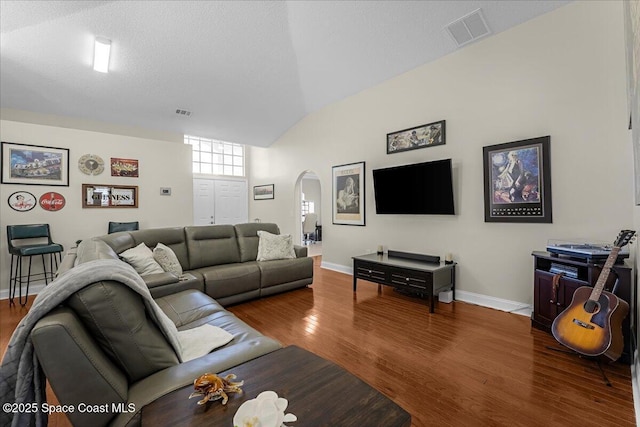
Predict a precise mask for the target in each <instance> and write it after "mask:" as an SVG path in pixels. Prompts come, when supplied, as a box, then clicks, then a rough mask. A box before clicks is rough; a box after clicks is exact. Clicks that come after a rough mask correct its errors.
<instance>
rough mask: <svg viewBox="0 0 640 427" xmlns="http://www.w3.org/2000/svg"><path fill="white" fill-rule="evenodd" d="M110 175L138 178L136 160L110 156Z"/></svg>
mask: <svg viewBox="0 0 640 427" xmlns="http://www.w3.org/2000/svg"><path fill="white" fill-rule="evenodd" d="M111 176H128V177H131V178H138V176H139V175H138V161H137V160H135V159H120V158H117V157H112V158H111Z"/></svg>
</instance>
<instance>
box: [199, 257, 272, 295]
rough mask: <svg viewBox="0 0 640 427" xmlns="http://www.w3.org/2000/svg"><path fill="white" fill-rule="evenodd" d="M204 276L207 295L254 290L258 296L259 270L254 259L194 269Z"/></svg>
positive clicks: (234, 293)
mask: <svg viewBox="0 0 640 427" xmlns="http://www.w3.org/2000/svg"><path fill="white" fill-rule="evenodd" d="M195 272H197V273H199V274H201V275H202V277H203V278H204V289H205V292H206V294H207V295H209V296H210V297H211V298H214V299H217V298H222V297H227V296H230V295H237V294H242V293H245V292H251V291H254V292H255V295H254V297H258V295H259V292H258V290H259V289H260V270H259V269H258V265H257V264H256V262H255V261H253V262H243V263H236V264H225V265H216V266H212V267H205V268H200V269H198V270H195Z"/></svg>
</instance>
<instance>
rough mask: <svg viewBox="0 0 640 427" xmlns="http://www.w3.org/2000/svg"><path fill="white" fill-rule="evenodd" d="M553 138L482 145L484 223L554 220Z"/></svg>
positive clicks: (546, 137) (544, 137)
mask: <svg viewBox="0 0 640 427" xmlns="http://www.w3.org/2000/svg"><path fill="white" fill-rule="evenodd" d="M550 140H551V138H550V137H549V136H543V137H539V138H532V139H525V140H522V141H515V142H508V143H505V144H498V145H491V146H488V147H483V148H482V151H483V162H484V198H485V201H484V220H485V222H540V223H551V222H552V216H551V167H550V163H549V157H550V154H549V143H550Z"/></svg>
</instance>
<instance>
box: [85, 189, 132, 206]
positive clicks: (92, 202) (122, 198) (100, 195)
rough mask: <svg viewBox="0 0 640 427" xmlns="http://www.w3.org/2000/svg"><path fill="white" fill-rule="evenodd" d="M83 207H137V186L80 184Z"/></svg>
mask: <svg viewBox="0 0 640 427" xmlns="http://www.w3.org/2000/svg"><path fill="white" fill-rule="evenodd" d="M82 207H83V208H137V207H138V187H137V186H131V185H97V184H82Z"/></svg>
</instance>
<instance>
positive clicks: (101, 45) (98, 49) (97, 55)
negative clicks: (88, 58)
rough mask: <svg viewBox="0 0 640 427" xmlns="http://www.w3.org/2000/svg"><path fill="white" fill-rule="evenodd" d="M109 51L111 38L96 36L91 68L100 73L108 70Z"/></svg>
mask: <svg viewBox="0 0 640 427" xmlns="http://www.w3.org/2000/svg"><path fill="white" fill-rule="evenodd" d="M110 52H111V40H108V39H105V38H103V37H96V43H95V49H94V51H93V69H94V70H96V71H98V72H100V73H108V72H109V54H110Z"/></svg>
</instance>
